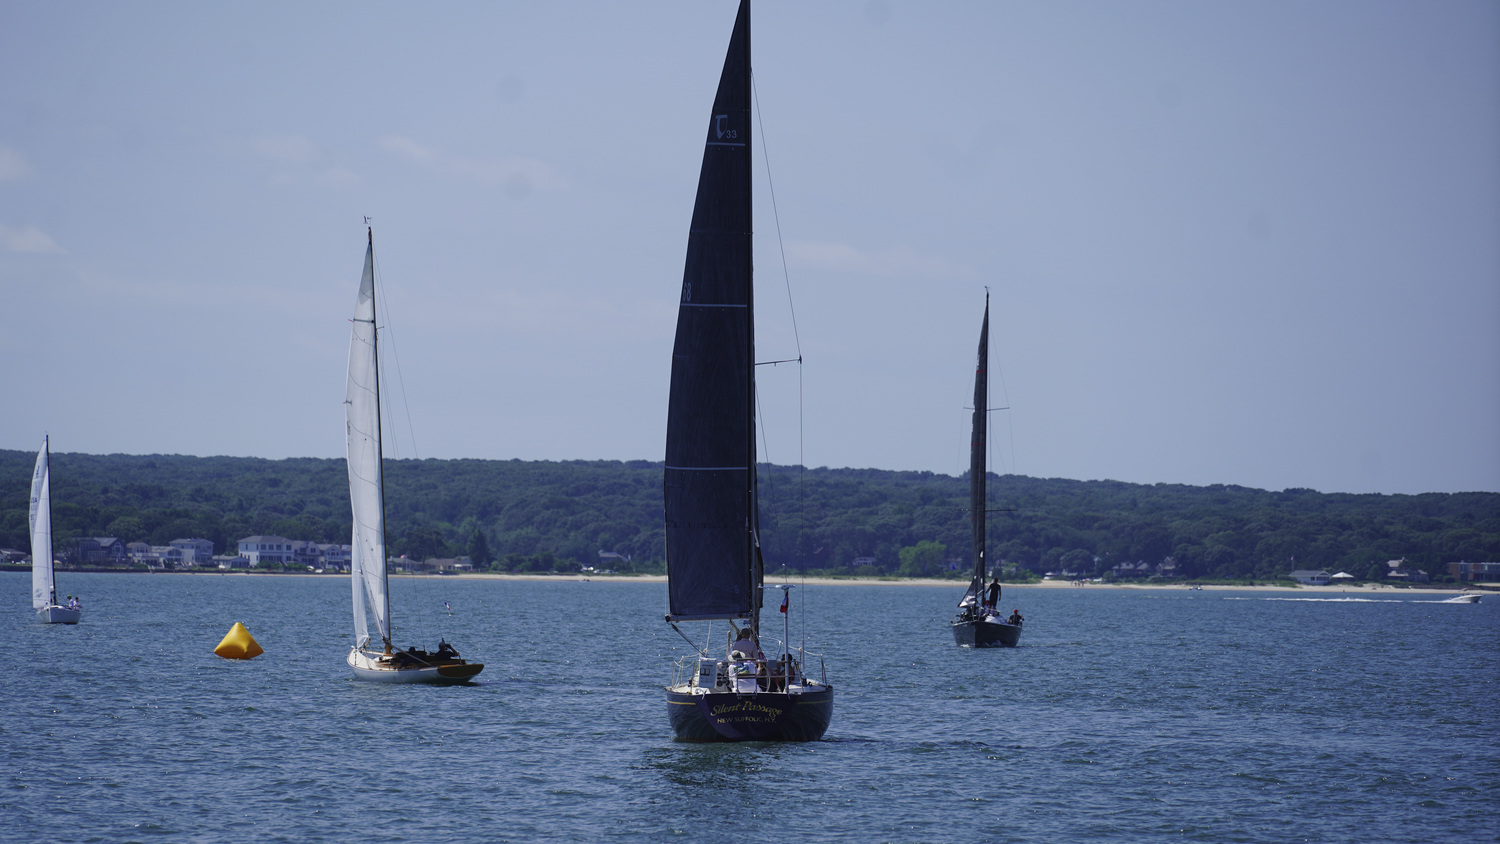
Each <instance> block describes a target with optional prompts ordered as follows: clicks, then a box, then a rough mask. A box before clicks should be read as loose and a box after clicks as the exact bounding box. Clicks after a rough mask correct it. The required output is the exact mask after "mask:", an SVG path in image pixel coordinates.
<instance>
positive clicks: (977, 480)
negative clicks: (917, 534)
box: [949, 292, 1021, 648]
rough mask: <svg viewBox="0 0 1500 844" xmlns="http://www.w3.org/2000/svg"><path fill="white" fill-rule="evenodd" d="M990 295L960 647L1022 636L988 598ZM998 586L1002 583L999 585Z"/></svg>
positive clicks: (977, 384) (957, 623)
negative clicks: (970, 570)
mask: <svg viewBox="0 0 1500 844" xmlns="http://www.w3.org/2000/svg"><path fill="white" fill-rule="evenodd" d="M989 369H990V294H989V293H988V292H986V293H985V294H984V322H983V324H982V325H981V326H980V329H979V358H978V361H977V362H976V363H975V365H974V427H973V433H972V434H971V435H970V437H969V521H970V524H971V525H972V527H973V531H974V533H973V538H972V542H973V546H974V550H973V554H974V575H973V577H972V578H971V579H970V580H969V589H968V591H967V592H965V593H964V597H963V599H962V600H961V601H959V602H958V608H959V613H958V617H957V618H955V619H953V622H952V623H951V624H950V625H949V627H950V628H951V629H952V630H953V641H954V643H955V644H957V645H959V646H961V647H971V648H993V647H1008V648H1009V647H1015V645H1016V643H1017V642H1019V641H1020V639H1021V620H1020V616H1019V615H1017V616H1016V617H1014V618H1012V619H1003V618H1002V617H1001V616H1000V612H999V608H998V607H996V606H993V605H992V604H991V603H990V602H988V601H987V600H986V598H987V597H988V598H998V597H999V592H998V591H997V592H995V593H994V594H993V595H988V596H987V595H986V594H985V588H984V574H985V568H986V567H987V566H988V560H986V559H985V553H984V546H985V519H984V516H985V497H986V496H985V479H986V463H987V461H986V460H985V458H986V456H987V453H988V447H987V442H988V437H987V429H988V427H989V416H990V408H989V400H990V395H989V393H990V389H989V386H990V385H989V381H990V377H989V376H990V373H989ZM996 588H997V589H998V586H997V587H996Z"/></svg>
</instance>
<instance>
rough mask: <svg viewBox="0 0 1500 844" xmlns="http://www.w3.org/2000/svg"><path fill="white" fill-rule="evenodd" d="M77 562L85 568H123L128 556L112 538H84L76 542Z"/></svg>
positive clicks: (123, 548) (120, 543)
mask: <svg viewBox="0 0 1500 844" xmlns="http://www.w3.org/2000/svg"><path fill="white" fill-rule="evenodd" d="M77 548H78V552H77V553H78V562H80V563H82V564H84V565H86V566H123V565H125V561H126V559H127V558H128V557H129V554H128V553H127V552H126V549H125V543H123V542H121V541H120V540H119V539H116V538H115V537H113V536H85V537H83V538H82V539H79V540H78V546H77Z"/></svg>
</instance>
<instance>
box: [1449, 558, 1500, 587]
mask: <svg viewBox="0 0 1500 844" xmlns="http://www.w3.org/2000/svg"><path fill="white" fill-rule="evenodd" d="M1448 573H1449V574H1451V575H1453V579H1454V580H1457V581H1458V582H1459V583H1475V582H1480V581H1488V582H1491V583H1493V582H1495V581H1500V563H1449V564H1448Z"/></svg>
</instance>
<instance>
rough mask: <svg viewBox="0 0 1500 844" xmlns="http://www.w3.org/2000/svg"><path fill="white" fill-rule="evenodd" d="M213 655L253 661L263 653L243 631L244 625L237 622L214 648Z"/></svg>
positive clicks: (246, 631)
mask: <svg viewBox="0 0 1500 844" xmlns="http://www.w3.org/2000/svg"><path fill="white" fill-rule="evenodd" d="M214 653H216V654H218V655H219V656H222V657H224V658H225V659H254V658H256V657H258V656H260V655H261V654H263V653H265V651H263V650H261V647H260V643H259V642H257V641H255V637H254V636H251V635H250V631H249V630H246V629H245V625H243V624H240V623H239V622H238V621H236V622H235V623H234V626H233V627H231V628H229V632H228V633H225V634H224V641H222V642H220V643H219V646H218V647H217V648H214Z"/></svg>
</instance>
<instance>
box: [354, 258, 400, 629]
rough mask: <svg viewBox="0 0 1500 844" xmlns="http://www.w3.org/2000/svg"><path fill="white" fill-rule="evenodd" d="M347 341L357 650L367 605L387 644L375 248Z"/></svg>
mask: <svg viewBox="0 0 1500 844" xmlns="http://www.w3.org/2000/svg"><path fill="white" fill-rule="evenodd" d="M353 326H354V327H353V329H352V332H351V336H350V338H349V383H348V387H347V389H346V392H345V394H344V412H345V414H346V422H347V433H348V446H349V451H348V456H349V502H350V504H351V506H352V508H353V511H354V536H353V542H352V545H351V548H350V555H349V559H350V571H351V573H352V581H353V589H354V636H355V644H356V645H358V646H360V647H363V646H364V645H365V644H366V643H368V642H369V640H370V635H369V631H368V628H367V627H366V626H365V625H366V621H365V605H366V604H368V605H369V608H370V610H371V611H372V612H374V613H375V627H376V632H377V633H378V634H379V636H380V640H381V642H386V641H388V640H389V639H390V635H391V626H390V603H389V602H388V601H387V599H386V579H385V502H384V500H383V496H384V491H383V488H382V481H381V466H380V456H381V455H380V376H379V369H378V366H379V365H378V363H377V361H376V356H377V351H376V348H375V337H376V328H375V248H374V245H373V242H372V244H371V246H370V247H369V249H367V250H366V252H365V272H364V276H363V278H361V279H360V282H359V298H358V300H357V301H356V303H355V306H354V320H353Z"/></svg>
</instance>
